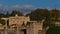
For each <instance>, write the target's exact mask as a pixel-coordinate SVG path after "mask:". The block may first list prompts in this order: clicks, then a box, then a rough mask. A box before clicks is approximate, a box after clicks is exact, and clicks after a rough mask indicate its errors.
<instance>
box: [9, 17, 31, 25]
mask: <svg viewBox="0 0 60 34" xmlns="http://www.w3.org/2000/svg"><path fill="white" fill-rule="evenodd" d="M28 21H30V18H29V17H24V16H15V17H9V25H11V24H18V25H21V24H22V23H23V22H24V23H25V24H26V23H27V22H28Z"/></svg>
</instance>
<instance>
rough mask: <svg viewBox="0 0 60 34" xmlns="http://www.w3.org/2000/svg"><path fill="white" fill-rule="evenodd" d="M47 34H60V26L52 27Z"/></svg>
mask: <svg viewBox="0 0 60 34" xmlns="http://www.w3.org/2000/svg"><path fill="white" fill-rule="evenodd" d="M46 34H60V26H52V27H50V28H49V29H48V30H47V32H46Z"/></svg>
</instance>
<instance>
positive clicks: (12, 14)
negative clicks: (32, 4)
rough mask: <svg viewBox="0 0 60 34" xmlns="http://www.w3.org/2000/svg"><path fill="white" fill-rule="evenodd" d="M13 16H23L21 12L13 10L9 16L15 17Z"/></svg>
mask: <svg viewBox="0 0 60 34" xmlns="http://www.w3.org/2000/svg"><path fill="white" fill-rule="evenodd" d="M15 14H18V15H19V16H21V15H23V14H22V13H21V12H19V11H16V10H13V11H12V13H11V14H10V16H15Z"/></svg>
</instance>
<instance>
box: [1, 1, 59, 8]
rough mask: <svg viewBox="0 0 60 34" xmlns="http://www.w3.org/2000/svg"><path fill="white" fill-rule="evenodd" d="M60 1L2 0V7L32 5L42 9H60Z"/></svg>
mask: <svg viewBox="0 0 60 34" xmlns="http://www.w3.org/2000/svg"><path fill="white" fill-rule="evenodd" d="M59 3H60V0H0V4H1V5H5V6H14V5H21V6H22V5H32V6H35V7H38V8H39V7H40V8H60V4H59Z"/></svg>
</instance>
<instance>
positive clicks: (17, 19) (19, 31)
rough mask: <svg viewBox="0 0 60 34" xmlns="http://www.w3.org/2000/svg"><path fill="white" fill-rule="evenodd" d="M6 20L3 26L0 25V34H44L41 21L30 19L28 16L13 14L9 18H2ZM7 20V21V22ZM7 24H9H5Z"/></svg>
mask: <svg viewBox="0 0 60 34" xmlns="http://www.w3.org/2000/svg"><path fill="white" fill-rule="evenodd" d="M2 19H5V20H6V24H5V26H3V27H1V25H0V32H1V34H45V32H44V30H43V29H42V27H43V21H44V20H42V21H39V22H37V21H30V18H29V16H28V17H25V16H18V15H16V16H14V17H9V18H2ZM7 20H8V22H7ZM7 24H9V25H8V26H7Z"/></svg>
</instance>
